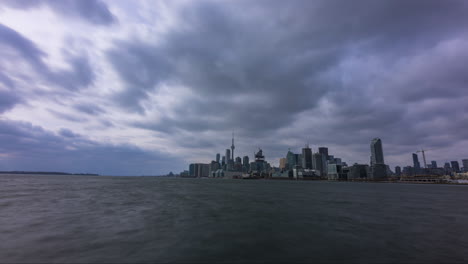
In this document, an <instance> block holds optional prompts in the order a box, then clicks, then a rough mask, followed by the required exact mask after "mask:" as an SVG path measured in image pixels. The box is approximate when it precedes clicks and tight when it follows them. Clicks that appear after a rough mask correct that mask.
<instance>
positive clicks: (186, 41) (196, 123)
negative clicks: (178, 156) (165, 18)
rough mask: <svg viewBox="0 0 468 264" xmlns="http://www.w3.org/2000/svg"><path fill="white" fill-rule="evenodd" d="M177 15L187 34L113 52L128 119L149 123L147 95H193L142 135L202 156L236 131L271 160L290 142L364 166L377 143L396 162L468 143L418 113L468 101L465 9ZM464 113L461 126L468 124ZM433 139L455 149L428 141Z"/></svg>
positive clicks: (271, 5)
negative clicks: (420, 150)
mask: <svg viewBox="0 0 468 264" xmlns="http://www.w3.org/2000/svg"><path fill="white" fill-rule="evenodd" d="M178 12H179V13H178V15H179V17H180V18H181V20H182V22H181V25H180V27H178V28H176V29H174V30H171V31H169V32H167V33H166V34H165V35H164V36H163V38H162V39H161V41H159V42H158V43H156V44H151V43H146V42H145V41H135V40H131V41H120V42H119V43H118V44H117V45H116V48H115V49H113V50H110V51H109V52H108V57H109V59H110V61H111V63H112V64H113V66H114V69H115V70H116V72H117V73H118V74H119V76H121V78H122V80H123V81H124V83H125V84H126V90H124V91H123V92H121V93H120V94H118V95H117V96H116V97H117V98H119V100H118V102H119V103H120V104H121V105H122V106H123V107H126V108H128V109H130V110H133V111H137V112H140V113H142V114H143V113H145V108H144V105H146V100H149V99H148V98H149V97H150V94H152V93H153V94H154V93H157V92H158V91H159V89H160V87H161V86H163V85H167V84H170V85H175V86H177V85H180V86H184V87H189V89H190V90H191V91H192V92H193V94H188V95H185V94H180V100H182V101H183V103H181V104H176V105H174V106H173V107H172V108H171V112H170V113H165V112H162V113H160V114H159V115H158V118H157V119H155V120H157V121H151V119H150V121H142V122H137V123H134V125H136V126H139V127H142V128H146V129H150V130H155V131H159V132H164V133H169V134H170V135H171V136H172V137H175V138H177V139H176V141H177V142H187V144H184V145H183V146H184V147H187V148H194V149H196V148H211V149H213V148H214V147H213V142H212V141H213V140H216V139H215V138H213V135H220V134H219V133H224V135H225V136H222V138H223V139H224V140H226V138H227V137H228V136H229V134H230V133H229V131H230V130H236V131H237V132H238V135H239V137H240V138H243V140H245V141H247V142H254V141H257V140H258V141H260V142H264V143H263V144H261V145H267V144H268V143H270V142H271V144H272V145H267V146H265V147H266V148H267V150H270V151H271V152H273V153H272V155H273V157H278V155H281V156H282V155H283V154H284V153H285V152H286V151H287V149H286V146H287V144H286V143H285V144H282V143H279V141H281V140H279V139H284V138H288V137H289V138H293V139H297V141H295V142H303V143H301V144H300V145H295V146H293V147H299V146H302V145H303V144H305V142H306V141H311V140H312V142H311V143H312V144H314V145H315V144H317V145H322V144H336V145H341V146H348V145H350V146H349V149H352V150H355V151H356V152H359V153H361V154H364V155H363V156H364V158H361V159H358V160H359V161H367V160H368V158H367V155H368V153H367V152H368V148H369V147H368V144H369V142H370V140H371V139H372V138H373V137H381V138H383V140H384V142H387V143H389V144H388V145H386V146H387V149H388V153H393V152H394V151H393V149H394V148H393V146H394V145H395V149H396V148H397V146H398V145H401V144H408V145H411V146H409V147H408V149H416V147H419V146H442V145H444V146H450V145H452V144H454V143H455V142H457V140H464V139H466V136H463V135H460V134H459V133H458V132H456V131H447V130H443V129H440V128H439V127H438V126H439V125H438V124H433V125H432V126H428V127H426V126H419V124H422V123H424V122H427V120H428V119H429V120H431V118H433V117H434V115H432V116H426V115H425V114H424V111H421V112H420V111H417V110H415V109H417V108H418V106H417V104H422V102H424V100H429V99H434V98H449V99H450V98H452V99H456V98H460V97H467V96H468V94H467V90H466V86H467V84H468V82H467V81H468V80H467V79H466V76H468V74H467V73H468V72H466V67H463V65H464V61H466V59H465V58H466V57H465V56H466V51H465V50H466V49H465V48H463V44H466V39H465V38H466V37H467V32H468V31H467V30H466V28H467V26H468V5H467V3H466V1H456V0H454V1H452V0H450V1H446V2H445V1H444V2H441V1H352V2H344V1H255V2H253V1H245V2H242V1H241V2H239V1H237V2H234V3H226V2H216V1H202V2H194V3H190V4H188V5H187V6H184V8H182V9H181V10H179V11H178ZM452 40H453V41H455V43H454V44H453V45H451V44H450V41H452ZM458 40H459V41H462V42H461V43H460V44H459V45H457V41H458ZM463 41H465V42H463ZM442 65H444V66H442ZM132 69H138V70H132ZM421 107H422V106H421ZM433 107H435V109H437V110H436V112H437V111H439V110H440V111H444V106H443V105H439V104H435V105H433ZM154 108H156V109H158V106H157V105H156V106H154ZM448 111H457V110H456V109H455V107H452V108H451V109H450V110H448ZM307 113H309V115H307ZM466 113H467V112H466V111H464V112H463V113H462V114H461V115H460V116H453V119H454V120H453V123H454V124H457V126H460V124H464V120H466V116H467V114H466ZM447 114H448V115H449V113H447ZM463 126H464V125H463ZM288 128H290V130H288V131H287V132H284V130H287V129H288ZM429 131H431V132H433V133H434V132H437V133H445V134H447V135H448V137H446V138H444V139H439V140H440V141H439V140H435V139H432V138H430V139H429V138H428V137H427V136H424V135H425V134H428V132H429ZM190 132H191V133H193V134H194V135H197V136H200V137H201V138H199V139H197V140H190V136H187V133H190ZM207 136H208V137H209V138H210V139H212V140H211V141H210V140H208V138H206V137H207ZM185 138H187V140H185ZM259 138H260V139H259ZM275 138H276V140H274V139H275ZM448 138H450V139H451V140H448ZM275 141H276V142H275ZM197 142H198V143H197ZM355 142H358V143H359V146H360V147H356V148H354V149H353V147H352V146H351V145H353V144H354V143H355ZM216 145H217V148H218V149H219V148H221V147H222V146H221V145H219V144H216ZM248 145H249V143H247V144H246V146H248ZM227 146H228V145H226V147H227ZM278 146H280V148H284V150H282V151H280V150H279V149H280V148H278ZM277 149H278V151H276V150H277ZM400 150H401V149H400ZM220 151H222V148H221V149H220ZM412 151H414V150H412ZM271 152H270V153H271ZM283 152H284V153H283ZM338 155H339V154H338ZM408 155H409V154H408Z"/></svg>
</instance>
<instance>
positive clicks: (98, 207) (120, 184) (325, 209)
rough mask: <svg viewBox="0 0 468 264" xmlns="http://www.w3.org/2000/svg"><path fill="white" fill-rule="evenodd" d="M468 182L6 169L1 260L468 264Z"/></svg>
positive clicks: (0, 181)
mask: <svg viewBox="0 0 468 264" xmlns="http://www.w3.org/2000/svg"><path fill="white" fill-rule="evenodd" d="M467 202H468V186H454V185H417V184H382V183H380V184H378V183H374V184H373V183H338V182H303V181H299V182H294V181H264V180H252V181H248V180H219V179H177V178H172V179H171V178H154V177H102V176H97V177H89V176H19V175H16V176H8V175H3V176H0V262H74V263H77V262H86V263H89V262H178V263H180V262H249V263H250V262H346V263H349V262H401V263H407V262H424V263H428V262H432V263H434V262H443V263H450V262H465V263H466V262H468V205H467Z"/></svg>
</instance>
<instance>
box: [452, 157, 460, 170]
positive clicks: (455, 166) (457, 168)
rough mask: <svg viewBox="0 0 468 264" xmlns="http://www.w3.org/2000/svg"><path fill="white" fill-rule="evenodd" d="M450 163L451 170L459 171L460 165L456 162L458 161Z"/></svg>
mask: <svg viewBox="0 0 468 264" xmlns="http://www.w3.org/2000/svg"><path fill="white" fill-rule="evenodd" d="M450 164H452V170H453V172H460V165H459V164H458V161H456V160H454V161H451V162H450Z"/></svg>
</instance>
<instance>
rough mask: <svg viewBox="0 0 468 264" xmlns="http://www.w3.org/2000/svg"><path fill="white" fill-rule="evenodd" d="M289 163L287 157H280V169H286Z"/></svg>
mask: <svg viewBox="0 0 468 264" xmlns="http://www.w3.org/2000/svg"><path fill="white" fill-rule="evenodd" d="M287 164H288V159H287V158H280V160H279V168H280V169H282V170H285V169H286V165H287Z"/></svg>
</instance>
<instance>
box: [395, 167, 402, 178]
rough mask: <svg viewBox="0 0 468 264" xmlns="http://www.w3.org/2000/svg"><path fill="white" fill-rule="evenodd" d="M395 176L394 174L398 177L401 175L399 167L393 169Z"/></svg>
mask: <svg viewBox="0 0 468 264" xmlns="http://www.w3.org/2000/svg"><path fill="white" fill-rule="evenodd" d="M395 174H396V175H397V176H400V175H401V167H400V166H396V167H395Z"/></svg>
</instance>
